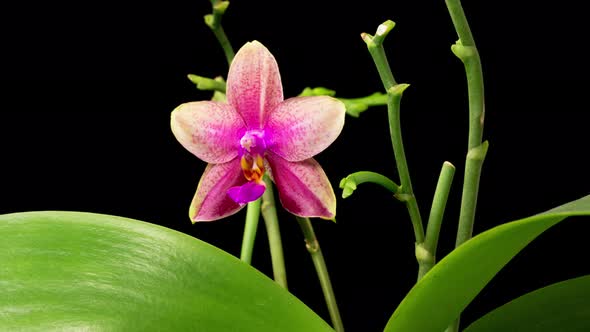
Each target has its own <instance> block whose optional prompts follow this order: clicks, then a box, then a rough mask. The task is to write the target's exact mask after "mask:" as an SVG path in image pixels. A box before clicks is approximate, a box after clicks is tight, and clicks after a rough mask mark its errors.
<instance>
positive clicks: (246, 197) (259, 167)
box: [227, 130, 266, 204]
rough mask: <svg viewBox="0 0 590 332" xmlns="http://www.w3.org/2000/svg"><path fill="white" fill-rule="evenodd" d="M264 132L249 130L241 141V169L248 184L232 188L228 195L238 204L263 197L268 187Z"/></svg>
mask: <svg viewBox="0 0 590 332" xmlns="http://www.w3.org/2000/svg"><path fill="white" fill-rule="evenodd" d="M265 151H266V143H265V142H264V131H262V130H248V131H247V132H246V133H245V134H244V136H242V138H241V139H240V156H241V158H240V167H241V168H242V172H243V173H244V177H245V178H246V179H247V180H248V182H247V183H246V184H244V185H242V186H239V187H232V188H230V189H229V190H228V192H227V193H228V195H229V196H230V197H231V199H233V200H234V201H235V202H236V203H238V204H245V203H248V202H252V201H255V200H256V199H258V197H260V196H262V194H263V193H264V190H265V189H266V186H265V185H264V181H263V180H262V177H263V176H264V152H265Z"/></svg>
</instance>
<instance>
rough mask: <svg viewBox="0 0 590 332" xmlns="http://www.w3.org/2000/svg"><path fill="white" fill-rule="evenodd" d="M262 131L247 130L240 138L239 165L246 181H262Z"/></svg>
mask: <svg viewBox="0 0 590 332" xmlns="http://www.w3.org/2000/svg"><path fill="white" fill-rule="evenodd" d="M265 150H266V143H265V142H264V131H262V130H248V131H247V132H246V133H245V134H244V136H242V138H241V139H240V155H241V156H242V158H241V160H240V166H241V167H242V171H243V172H244V176H245V177H246V179H248V181H254V182H257V183H260V182H262V176H263V175H264V151H265Z"/></svg>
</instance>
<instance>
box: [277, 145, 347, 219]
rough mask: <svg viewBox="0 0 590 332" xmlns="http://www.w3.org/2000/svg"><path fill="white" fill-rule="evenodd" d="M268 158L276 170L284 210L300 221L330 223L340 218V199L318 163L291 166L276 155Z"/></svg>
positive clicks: (310, 160) (297, 163)
mask: <svg viewBox="0 0 590 332" xmlns="http://www.w3.org/2000/svg"><path fill="white" fill-rule="evenodd" d="M266 158H267V160H268V162H269V164H270V167H271V169H272V174H273V179H274V181H275V183H276V185H277V190H278V192H279V199H280V200H281V204H282V205H283V207H284V208H285V209H286V210H287V211H289V212H291V213H292V214H294V215H297V216H300V217H321V218H326V219H330V218H333V217H334V216H335V214H336V196H335V195H334V190H333V189H332V185H331V184H330V181H329V180H328V177H327V176H326V173H324V170H323V169H322V167H321V166H320V164H318V162H317V161H315V159H313V158H310V159H306V160H302V161H298V162H290V161H287V160H285V159H283V158H282V157H280V156H277V155H275V154H273V153H267V155H266Z"/></svg>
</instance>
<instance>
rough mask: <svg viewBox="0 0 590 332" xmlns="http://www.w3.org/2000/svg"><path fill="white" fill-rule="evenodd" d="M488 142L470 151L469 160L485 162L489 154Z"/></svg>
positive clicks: (468, 153)
mask: <svg viewBox="0 0 590 332" xmlns="http://www.w3.org/2000/svg"><path fill="white" fill-rule="evenodd" d="M488 146H489V143H488V141H484V142H483V143H481V144H480V145H478V146H476V147H474V148H471V149H469V151H468V152H467V159H469V160H474V161H483V160H484V159H485V157H486V154H487V153H488Z"/></svg>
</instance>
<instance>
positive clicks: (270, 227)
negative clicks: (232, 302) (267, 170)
mask: <svg viewBox="0 0 590 332" xmlns="http://www.w3.org/2000/svg"><path fill="white" fill-rule="evenodd" d="M264 182H265V184H266V190H265V191H264V194H262V205H261V207H260V212H261V213H262V218H263V219H264V225H265V226H266V233H267V234H268V244H269V246H270V257H271V260H272V271H273V275H274V279H275V281H276V282H277V283H278V284H279V285H281V286H282V287H283V288H285V289H287V270H286V269H285V259H284V255H283V242H282V240H281V232H280V229H279V218H278V217H277V208H276V205H275V197H274V192H273V189H272V182H271V181H270V179H269V178H268V176H265V177H264Z"/></svg>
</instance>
